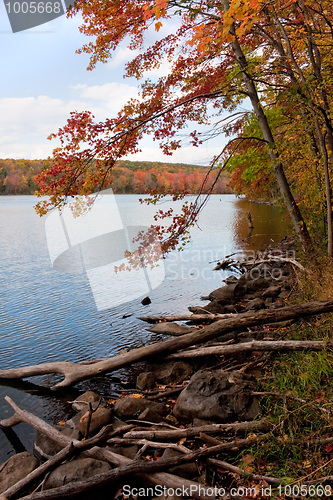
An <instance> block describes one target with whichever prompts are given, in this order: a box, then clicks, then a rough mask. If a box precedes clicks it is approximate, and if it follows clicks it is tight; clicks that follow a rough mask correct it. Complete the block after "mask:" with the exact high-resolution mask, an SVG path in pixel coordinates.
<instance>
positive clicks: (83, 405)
mask: <svg viewBox="0 0 333 500" xmlns="http://www.w3.org/2000/svg"><path fill="white" fill-rule="evenodd" d="M101 399H102V398H101V396H99V394H96V392H93V391H87V392H85V393H84V394H81V395H80V396H79V397H78V398H76V399H75V400H74V401H73V403H72V408H73V410H74V411H77V412H79V411H81V410H88V409H89V403H95V402H96V401H100V400H101Z"/></svg>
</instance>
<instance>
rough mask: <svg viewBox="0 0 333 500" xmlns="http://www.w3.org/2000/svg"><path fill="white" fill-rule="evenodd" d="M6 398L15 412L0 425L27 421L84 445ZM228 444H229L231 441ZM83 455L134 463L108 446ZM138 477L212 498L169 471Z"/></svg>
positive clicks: (55, 437) (199, 497) (201, 499)
mask: <svg viewBox="0 0 333 500" xmlns="http://www.w3.org/2000/svg"><path fill="white" fill-rule="evenodd" d="M5 400H6V401H7V402H8V403H9V404H10V406H11V407H12V408H13V409H14V411H15V413H14V414H13V415H12V416H11V417H9V418H7V419H4V420H1V421H0V427H12V426H14V425H17V424H19V423H21V422H25V423H27V424H28V425H31V426H32V427H33V428H34V429H36V430H38V431H40V432H42V433H43V434H45V435H46V436H48V437H49V438H50V439H52V440H53V441H55V442H56V443H58V444H60V445H61V446H63V447H65V446H67V445H68V444H70V443H73V445H74V446H78V447H80V446H81V445H82V441H78V440H76V439H71V438H70V437H68V436H66V435H65V434H64V433H62V432H59V431H58V430H57V429H56V428H55V427H52V425H50V424H47V423H46V422H44V420H42V419H40V418H39V417H36V416H35V415H33V414H32V413H30V412H28V411H26V410H22V409H21V408H19V406H17V405H16V404H15V403H14V401H13V400H12V399H11V398H10V397H9V396H6V397H5ZM101 432H102V431H101ZM95 437H96V436H94V438H95ZM94 438H91V439H94ZM83 442H84V441H83ZM80 443H81V444H80ZM226 444H227V445H229V444H230V443H226ZM213 451H214V450H213ZM82 455H83V456H87V457H91V458H95V459H97V460H104V461H106V462H108V463H110V464H111V465H113V466H116V467H119V466H122V465H127V464H132V462H133V460H131V459H130V458H127V457H124V456H123V455H119V454H118V453H114V452H112V451H110V450H108V449H106V448H101V447H99V446H96V445H95V446H93V447H92V448H89V449H87V450H85V451H84V452H83V453H82ZM178 458H180V457H178ZM184 463H185V462H184ZM137 477H138V479H140V481H143V482H145V483H147V484H152V485H162V486H165V487H166V488H175V489H176V488H183V487H184V488H188V489H189V490H190V491H191V492H193V493H192V496H193V498H195V499H197V500H211V497H209V498H208V497H207V496H206V495H203V494H202V493H200V492H201V491H202V489H200V486H202V485H200V484H199V483H197V482H195V481H190V480H188V479H184V478H181V477H178V476H175V475H174V474H169V473H167V472H155V473H153V474H144V473H142V474H138V475H137ZM0 498H1V497H0ZM63 498H64V497H63ZM3 500H5V499H3Z"/></svg>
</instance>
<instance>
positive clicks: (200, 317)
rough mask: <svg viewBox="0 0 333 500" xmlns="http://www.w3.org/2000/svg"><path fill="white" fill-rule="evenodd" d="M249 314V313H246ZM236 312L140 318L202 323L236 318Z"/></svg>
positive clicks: (148, 320) (144, 319)
mask: <svg viewBox="0 0 333 500" xmlns="http://www.w3.org/2000/svg"><path fill="white" fill-rule="evenodd" d="M246 314H247V313H246ZM234 317H235V314H231V313H228V314H213V313H209V312H207V313H205V314H178V315H177V316H141V317H140V318H139V319H141V321H145V322H146V323H151V324H155V323H158V324H159V323H165V322H168V323H169V322H173V321H191V322H192V323H200V322H202V321H209V322H210V323H212V322H213V321H217V320H219V319H228V318H234Z"/></svg>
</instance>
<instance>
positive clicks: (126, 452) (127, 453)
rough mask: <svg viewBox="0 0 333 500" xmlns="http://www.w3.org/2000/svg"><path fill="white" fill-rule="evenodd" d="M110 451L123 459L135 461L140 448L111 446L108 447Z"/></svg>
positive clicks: (134, 446)
mask: <svg viewBox="0 0 333 500" xmlns="http://www.w3.org/2000/svg"><path fill="white" fill-rule="evenodd" d="M108 450H110V451H113V453H117V454H119V455H122V456H123V457H127V458H130V459H131V460H134V459H135V456H136V454H137V452H138V446H136V445H133V446H122V445H111V446H108ZM110 500H111V499H110Z"/></svg>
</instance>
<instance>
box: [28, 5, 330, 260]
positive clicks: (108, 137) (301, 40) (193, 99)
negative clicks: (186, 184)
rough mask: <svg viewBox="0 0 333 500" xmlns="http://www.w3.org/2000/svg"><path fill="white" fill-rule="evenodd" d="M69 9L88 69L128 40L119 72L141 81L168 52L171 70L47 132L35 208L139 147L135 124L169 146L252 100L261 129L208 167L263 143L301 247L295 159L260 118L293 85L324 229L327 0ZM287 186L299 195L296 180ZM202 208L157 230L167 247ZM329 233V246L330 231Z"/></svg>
mask: <svg viewBox="0 0 333 500" xmlns="http://www.w3.org/2000/svg"><path fill="white" fill-rule="evenodd" d="M78 12H80V13H81V14H82V16H83V21H84V22H83V25H82V26H81V31H82V32H83V33H85V34H86V35H88V36H92V37H94V41H91V42H90V43H88V44H86V45H85V46H84V47H83V48H82V49H81V50H80V51H83V52H86V53H88V54H90V65H89V68H88V69H90V70H91V69H93V68H94V66H95V65H96V64H97V63H99V62H106V61H107V60H108V58H109V57H111V56H112V53H113V51H114V50H115V49H116V48H117V47H118V46H119V44H120V43H121V42H123V41H124V40H126V41H128V46H129V47H130V48H131V49H133V50H135V49H138V48H140V51H139V55H137V56H135V57H134V58H133V60H131V61H129V62H128V63H127V66H126V76H128V77H135V78H137V79H138V80H141V79H143V77H144V75H145V73H146V72H147V71H149V70H150V69H152V68H155V67H158V66H159V65H160V64H161V62H162V61H165V60H167V61H169V64H170V71H169V74H167V75H166V76H163V77H161V78H160V79H159V80H158V81H156V82H152V81H150V80H147V81H144V82H143V83H142V84H141V95H140V97H139V98H138V99H132V100H131V101H129V102H128V103H127V104H126V105H125V106H124V107H123V108H122V109H121V110H120V111H119V113H118V115H117V116H116V117H111V118H109V119H107V120H106V121H105V122H102V123H96V122H95V121H94V117H93V116H92V115H91V113H89V112H83V113H78V112H73V113H72V114H71V117H70V118H69V120H68V122H67V124H66V125H65V126H64V127H63V128H61V129H60V130H59V131H58V133H57V134H53V135H52V137H58V138H59V139H60V142H61V146H60V147H59V148H57V149H56V150H55V151H54V164H53V165H52V167H50V168H49V169H47V170H45V171H43V173H42V174H41V175H40V176H39V178H38V183H39V193H40V195H49V196H50V199H49V201H48V202H45V201H42V202H39V204H38V211H39V213H41V214H43V213H45V212H46V211H47V210H48V209H50V208H52V207H54V206H62V204H64V203H65V202H66V198H67V197H68V196H75V195H77V194H87V193H91V192H92V191H95V190H97V189H100V188H101V187H103V186H106V185H107V184H109V183H110V182H111V180H112V169H113V168H114V165H115V164H116V162H117V161H118V160H119V159H120V158H123V157H126V155H127V154H133V153H136V152H137V151H139V149H140V140H141V138H142V137H143V135H144V134H151V135H152V136H153V137H154V139H155V140H157V141H158V142H159V144H160V147H161V149H162V151H163V152H164V153H165V154H166V155H171V154H172V152H173V151H174V150H176V149H178V148H179V147H181V145H182V140H181V138H179V137H178V136H177V132H179V131H181V130H183V129H184V128H186V126H187V124H188V123H189V122H193V123H198V124H200V125H201V126H204V125H206V126H207V130H208V136H210V135H212V134H213V135H216V134H223V133H224V132H228V131H230V128H232V127H233V124H234V121H235V120H236V121H237V119H238V120H239V118H240V114H239V113H241V111H240V109H239V106H240V104H241V103H242V102H244V101H245V105H247V103H248V102H249V103H250V105H251V111H249V110H247V111H245V112H244V114H245V117H249V118H250V120H251V119H255V120H256V122H257V124H258V132H259V133H258V135H257V136H246V137H245V136H242V135H241V133H236V137H233V138H232V139H231V140H230V144H229V145H228V146H227V147H226V148H224V149H223V151H221V154H220V155H218V156H217V157H216V158H213V159H212V163H211V167H210V171H211V174H213V175H214V176H215V180H216V179H217V178H218V176H219V175H220V173H221V171H222V170H223V167H224V166H225V165H226V164H228V161H229V158H230V155H231V154H235V153H236V154H237V150H238V149H239V148H251V147H252V148H253V147H255V145H258V144H260V151H261V154H263V155H267V158H268V159H269V165H270V169H271V170H270V172H271V173H272V174H273V175H274V177H275V182H276V185H277V186H278V188H279V191H280V194H281V197H282V198H283V200H284V203H285V205H286V207H287V209H288V212H289V214H290V217H291V220H292V222H293V226H294V229H295V231H296V233H297V234H298V236H299V239H300V241H301V243H302V245H303V248H305V249H310V248H311V246H312V243H311V239H310V236H309V233H308V229H307V225H306V223H305V221H304V218H303V215H302V213H301V211H300V208H299V205H298V204H297V202H296V201H295V196H294V193H293V192H292V189H291V180H290V178H289V179H288V177H287V175H288V172H290V171H291V172H292V168H293V166H292V165H290V164H287V165H286V163H285V161H287V162H288V158H284V155H283V150H281V149H280V147H281V145H280V143H279V140H278V139H277V137H276V129H274V127H272V126H271V124H270V122H269V118H268V114H269V111H271V110H274V108H275V107H279V108H283V106H284V104H283V103H284V102H286V101H288V96H294V101H295V102H296V103H297V105H298V106H299V108H300V111H299V113H300V115H301V117H302V120H303V122H304V124H305V128H306V131H305V134H306V138H307V143H308V146H309V148H312V149H311V154H312V159H310V161H316V162H317V163H318V162H319V163H320V164H321V167H322V169H323V173H324V178H325V182H324V184H325V194H326V196H325V203H326V218H327V228H328V235H330V234H331V226H332V220H331V205H330V203H331V193H330V164H331V162H332V149H333V148H332V147H331V146H332V142H333V140H332V126H331V116H330V110H331V100H330V96H331V79H330V77H329V75H330V70H331V58H330V56H329V52H330V48H331V46H332V43H331V42H332V33H333V30H332V24H331V21H330V20H331V19H332V16H331V14H332V6H331V3H330V2H329V1H326V0H325V1H322V0H320V1H319V2H316V3H315V2H314V1H312V0H311V1H310V0H295V1H294V0H293V1H290V0H281V1H280V2H278V4H277V3H276V2H273V1H267V0H231V2H229V1H228V0H217V1H215V0H210V1H207V0H199V1H193V0H146V1H144V2H143V1H134V0H113V1H105V0H88V1H87V0H77V2H75V5H74V7H73V8H72V9H71V10H70V13H69V15H71V16H73V15H75V14H76V13H78ZM170 20H171V21H172V20H173V21H174V23H175V24H174V25H173V26H176V28H175V29H174V33H170V34H168V35H166V36H161V37H160V38H159V39H158V41H157V42H155V43H154V44H153V45H152V46H149V47H147V46H146V45H145V44H144V43H145V35H147V34H148V33H149V30H151V29H155V30H156V31H159V30H160V28H161V26H162V24H163V23H168V22H170ZM80 51H79V52H80ZM226 112H228V113H229V119H227V120H224V121H221V120H220V119H219V117H221V115H222V114H223V115H224V114H225V113H226ZM214 117H215V118H214ZM214 119H215V126H212V123H214ZM291 129H292V126H291ZM239 131H240V132H242V130H239ZM243 131H244V130H243ZM206 137H207V135H205V133H202V132H199V131H193V132H191V133H190V140H191V144H192V145H193V147H198V146H200V144H202V142H203V141H204V140H205V139H206ZM92 158H95V161H94V162H92V161H91V160H92ZM307 161H309V160H308V159H307ZM304 168H306V165H304ZM258 175H261V174H260V172H258ZM210 179H211V177H210ZM213 185H214V181H213V182H210V183H209V176H207V178H206V180H205V182H204V183H203V186H201V187H200V192H202V191H206V192H210V190H211V189H212V187H213ZM295 189H296V194H297V185H296V186H295ZM199 210H200V204H199V203H198V202H197V203H195V204H194V205H187V206H186V208H185V209H184V211H183V213H182V215H181V216H175V217H174V219H173V221H172V224H171V226H169V227H166V228H164V229H163V230H162V232H161V239H163V238H164V240H163V241H165V246H164V250H165V251H167V250H168V249H170V248H174V247H175V246H176V245H177V243H178V242H179V238H181V237H182V235H183V234H184V228H185V229H186V227H187V226H188V225H189V224H191V223H193V220H194V219H195V217H196V216H197V214H198V211H199ZM162 217H163V216H162ZM167 236H169V238H168V239H167V238H166V237H167ZM328 241H329V245H328V246H329V254H330V255H331V254H332V237H331V236H329V237H328Z"/></svg>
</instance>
